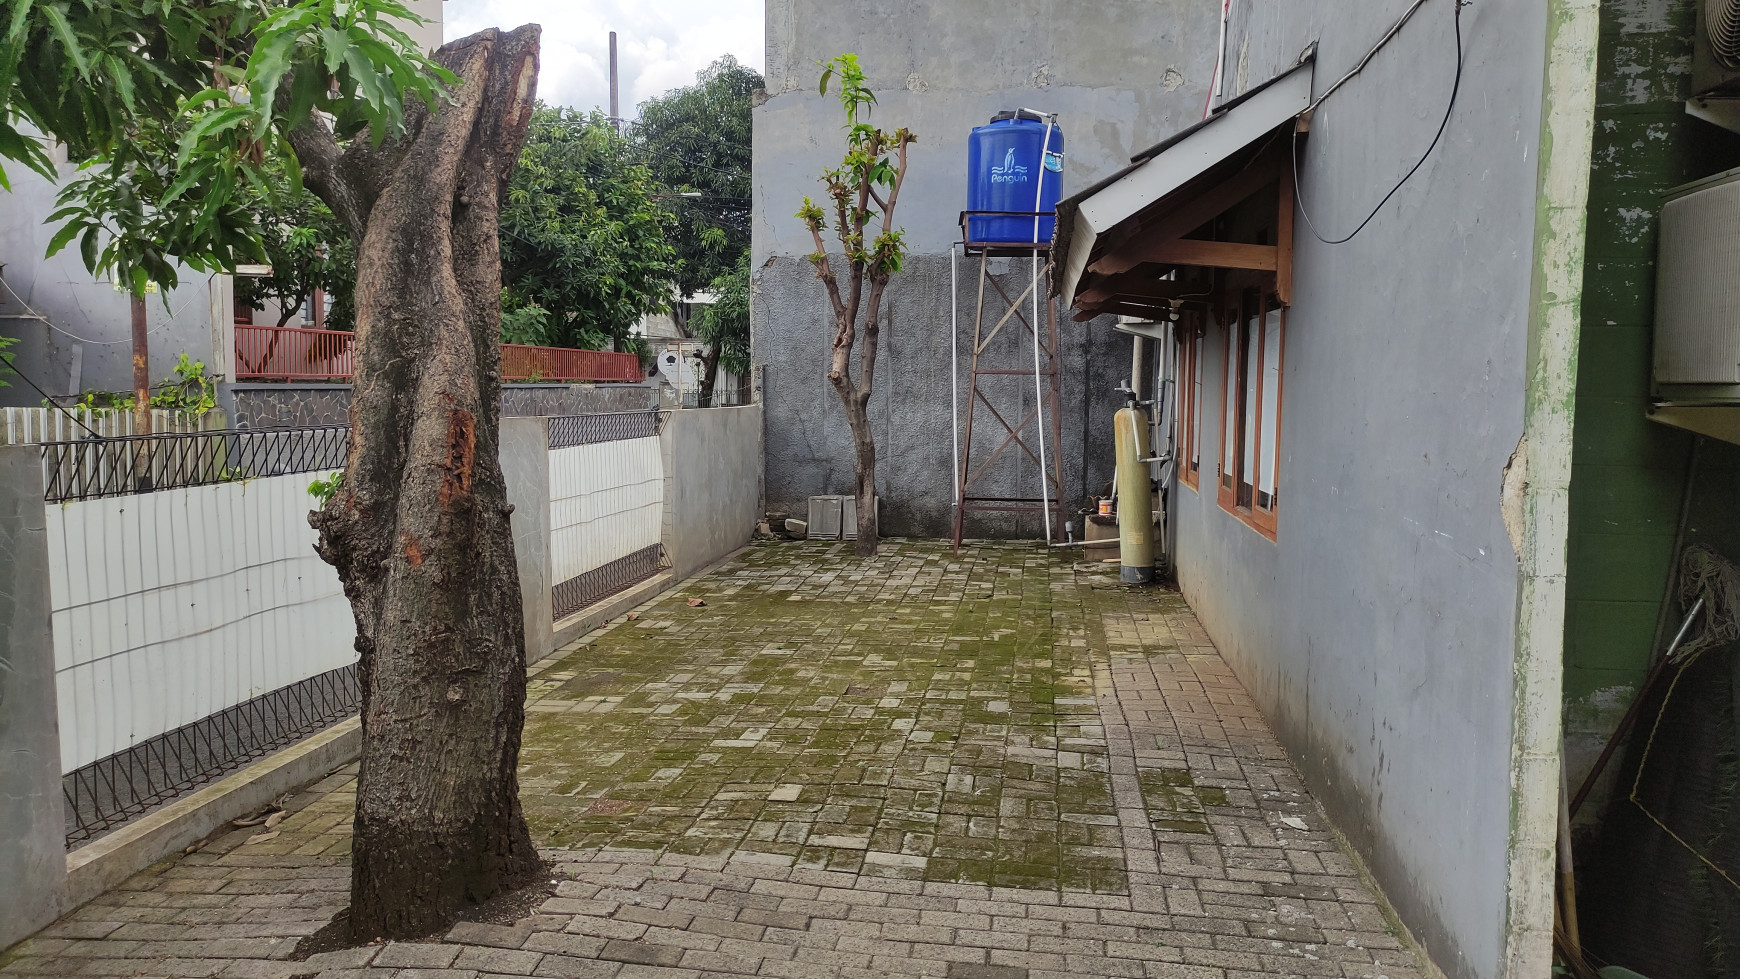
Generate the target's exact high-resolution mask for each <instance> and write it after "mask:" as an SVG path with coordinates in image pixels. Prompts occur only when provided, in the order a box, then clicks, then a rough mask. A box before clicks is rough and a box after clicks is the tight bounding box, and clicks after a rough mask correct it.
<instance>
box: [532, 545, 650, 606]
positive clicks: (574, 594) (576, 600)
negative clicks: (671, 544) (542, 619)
mask: <svg viewBox="0 0 1740 979" xmlns="http://www.w3.org/2000/svg"><path fill="white" fill-rule="evenodd" d="M669 566H670V563H669V562H668V561H666V560H665V547H664V545H663V544H654V545H652V546H651V547H643V548H641V549H640V550H638V551H635V552H634V553H633V554H628V555H625V556H623V557H619V558H617V559H616V560H614V561H612V562H610V563H609V564H605V565H602V566H600V567H596V568H593V569H592V570H591V571H588V572H586V573H584V574H581V575H578V576H576V577H573V578H569V579H568V580H567V581H564V582H562V583H560V584H558V585H557V586H556V587H555V588H552V589H550V599H551V604H552V605H553V608H552V610H551V611H552V612H553V613H554V616H553V618H554V619H555V620H557V621H560V620H562V619H564V618H566V617H567V616H570V615H573V614H574V613H575V612H578V611H580V610H581V609H583V608H585V607H586V606H588V605H591V604H592V603H593V602H596V601H598V600H599V599H603V598H609V597H610V596H611V595H614V594H616V593H617V592H619V591H622V590H623V589H625V588H628V587H630V586H632V585H638V584H640V583H641V582H643V581H645V580H647V579H648V578H651V577H652V576H653V575H655V574H658V573H659V572H660V571H662V570H664V569H665V568H667V567H669Z"/></svg>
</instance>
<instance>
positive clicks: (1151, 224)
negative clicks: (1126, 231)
mask: <svg viewBox="0 0 1740 979" xmlns="http://www.w3.org/2000/svg"><path fill="white" fill-rule="evenodd" d="M1280 171H1281V167H1280V159H1279V157H1278V156H1277V155H1276V153H1275V152H1274V151H1270V152H1267V153H1264V154H1263V155H1262V156H1260V157H1258V158H1257V159H1255V160H1252V161H1251V163H1250V165H1249V166H1247V167H1245V168H1244V169H1243V170H1240V171H1239V172H1237V173H1235V174H1233V175H1232V176H1230V177H1228V178H1227V179H1226V180H1223V181H1221V182H1220V183H1218V184H1216V185H1214V186H1213V187H1212V188H1210V189H1209V190H1208V191H1207V192H1205V193H1202V194H1199V195H1197V196H1195V197H1192V198H1190V199H1189V200H1187V201H1185V202H1183V203H1182V204H1180V205H1179V206H1178V207H1176V208H1174V209H1173V210H1171V211H1169V212H1167V213H1165V214H1161V215H1158V216H1156V217H1155V218H1154V219H1152V220H1150V221H1147V222H1144V223H1143V225H1142V227H1141V228H1140V229H1139V230H1137V231H1136V232H1135V233H1134V234H1132V235H1131V236H1130V237H1129V238H1128V239H1127V240H1125V241H1123V242H1120V243H1118V244H1117V245H1115V246H1113V247H1111V248H1109V249H1108V250H1107V253H1106V254H1105V255H1104V256H1102V257H1100V258H1098V259H1096V260H1095V261H1093V262H1091V263H1089V265H1088V271H1089V272H1100V273H1104V274H1107V275H1115V274H1117V273H1119V272H1127V271H1129V270H1130V269H1133V268H1135V267H1136V266H1137V265H1140V264H1141V263H1142V259H1140V258H1138V257H1137V256H1138V255H1139V254H1140V253H1141V250H1142V249H1143V248H1144V247H1146V246H1148V245H1152V244H1155V243H1157V242H1164V241H1169V240H1171V239H1173V238H1182V237H1184V236H1185V235H1187V234H1189V233H1191V232H1192V231H1195V230H1196V229H1197V228H1200V227H1202V226H1203V225H1205V224H1207V223H1208V222H1210V221H1212V220H1214V219H1215V218H1217V217H1219V216H1221V215H1222V214H1224V213H1226V212H1227V211H1228V210H1230V209H1231V208H1232V207H1233V206H1234V205H1236V204H1238V203H1239V202H1241V201H1243V200H1244V199H1245V198H1247V197H1249V196H1251V195H1252V194H1255V193H1256V192H1257V191H1259V190H1262V189H1263V188H1264V187H1266V186H1268V185H1269V184H1272V183H1274V182H1275V181H1276V180H1277V179H1279V177H1280Z"/></svg>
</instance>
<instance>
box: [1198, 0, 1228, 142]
mask: <svg viewBox="0 0 1740 979" xmlns="http://www.w3.org/2000/svg"><path fill="white" fill-rule="evenodd" d="M1231 17H1232V0H1223V2H1222V3H1221V5H1220V44H1219V45H1218V46H1217V47H1216V51H1217V53H1216V54H1215V56H1214V74H1213V75H1212V76H1210V77H1209V79H1208V101H1207V102H1205V103H1203V106H1202V117H1203V118H1204V119H1207V118H1208V116H1209V113H1211V112H1213V111H1214V97H1215V95H1216V94H1218V93H1219V92H1220V76H1221V72H1222V71H1223V70H1224V69H1225V67H1226V22H1227V21H1228V20H1229V19H1231Z"/></svg>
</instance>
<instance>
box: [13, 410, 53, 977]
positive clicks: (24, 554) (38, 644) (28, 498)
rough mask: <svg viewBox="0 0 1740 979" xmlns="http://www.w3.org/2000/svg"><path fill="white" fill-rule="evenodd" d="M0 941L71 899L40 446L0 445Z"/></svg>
mask: <svg viewBox="0 0 1740 979" xmlns="http://www.w3.org/2000/svg"><path fill="white" fill-rule="evenodd" d="M0 567H5V568H6V569H7V570H6V574H5V575H3V576H0V834H3V837H0V881H5V882H6V884H5V886H0V948H5V947H6V946H9V945H12V944H14V943H16V942H19V941H21V940H23V939H24V938H26V937H28V936H29V935H30V934H31V933H32V932H34V931H36V930H37V929H38V928H42V927H44V926H45V925H48V924H49V923H51V922H53V921H54V919H55V918H57V917H59V916H60V914H61V912H63V911H65V910H66V909H67V908H68V907H70V905H69V904H68V900H67V892H66V824H65V815H64V811H63V808H62V807H63V805H64V803H63V801H62V797H61V788H60V776H61V771H60V728H59V724H58V716H59V715H58V713H57V708H56V702H55V683H54V636H53V633H52V631H51V629H50V626H49V595H48V530H47V516H46V514H45V511H44V509H43V502H42V450H41V449H40V448H39V447H37V446H34V445H19V446H6V447H4V448H0Z"/></svg>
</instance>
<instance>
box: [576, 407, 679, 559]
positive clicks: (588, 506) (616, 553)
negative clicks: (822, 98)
mask: <svg viewBox="0 0 1740 979" xmlns="http://www.w3.org/2000/svg"><path fill="white" fill-rule="evenodd" d="M664 499H665V494H664V462H663V460H662V458H661V454H660V452H659V440H658V437H657V436H653V437H650V438H633V439H620V440H616V441H610V442H595V443H593V444H591V445H575V446H570V447H567V448H561V449H552V450H551V451H550V564H551V581H552V582H555V583H557V584H560V583H561V582H564V581H568V580H569V579H572V578H576V577H578V576H580V575H582V574H584V573H586V572H588V571H592V570H594V569H597V568H600V567H603V566H604V565H606V564H609V563H610V562H611V561H614V560H616V559H618V558H622V557H626V556H628V555H630V554H633V553H634V552H635V551H638V550H641V549H642V548H646V547H651V546H653V545H655V544H658V543H659V532H660V530H661V524H662V522H663V518H664Z"/></svg>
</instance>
